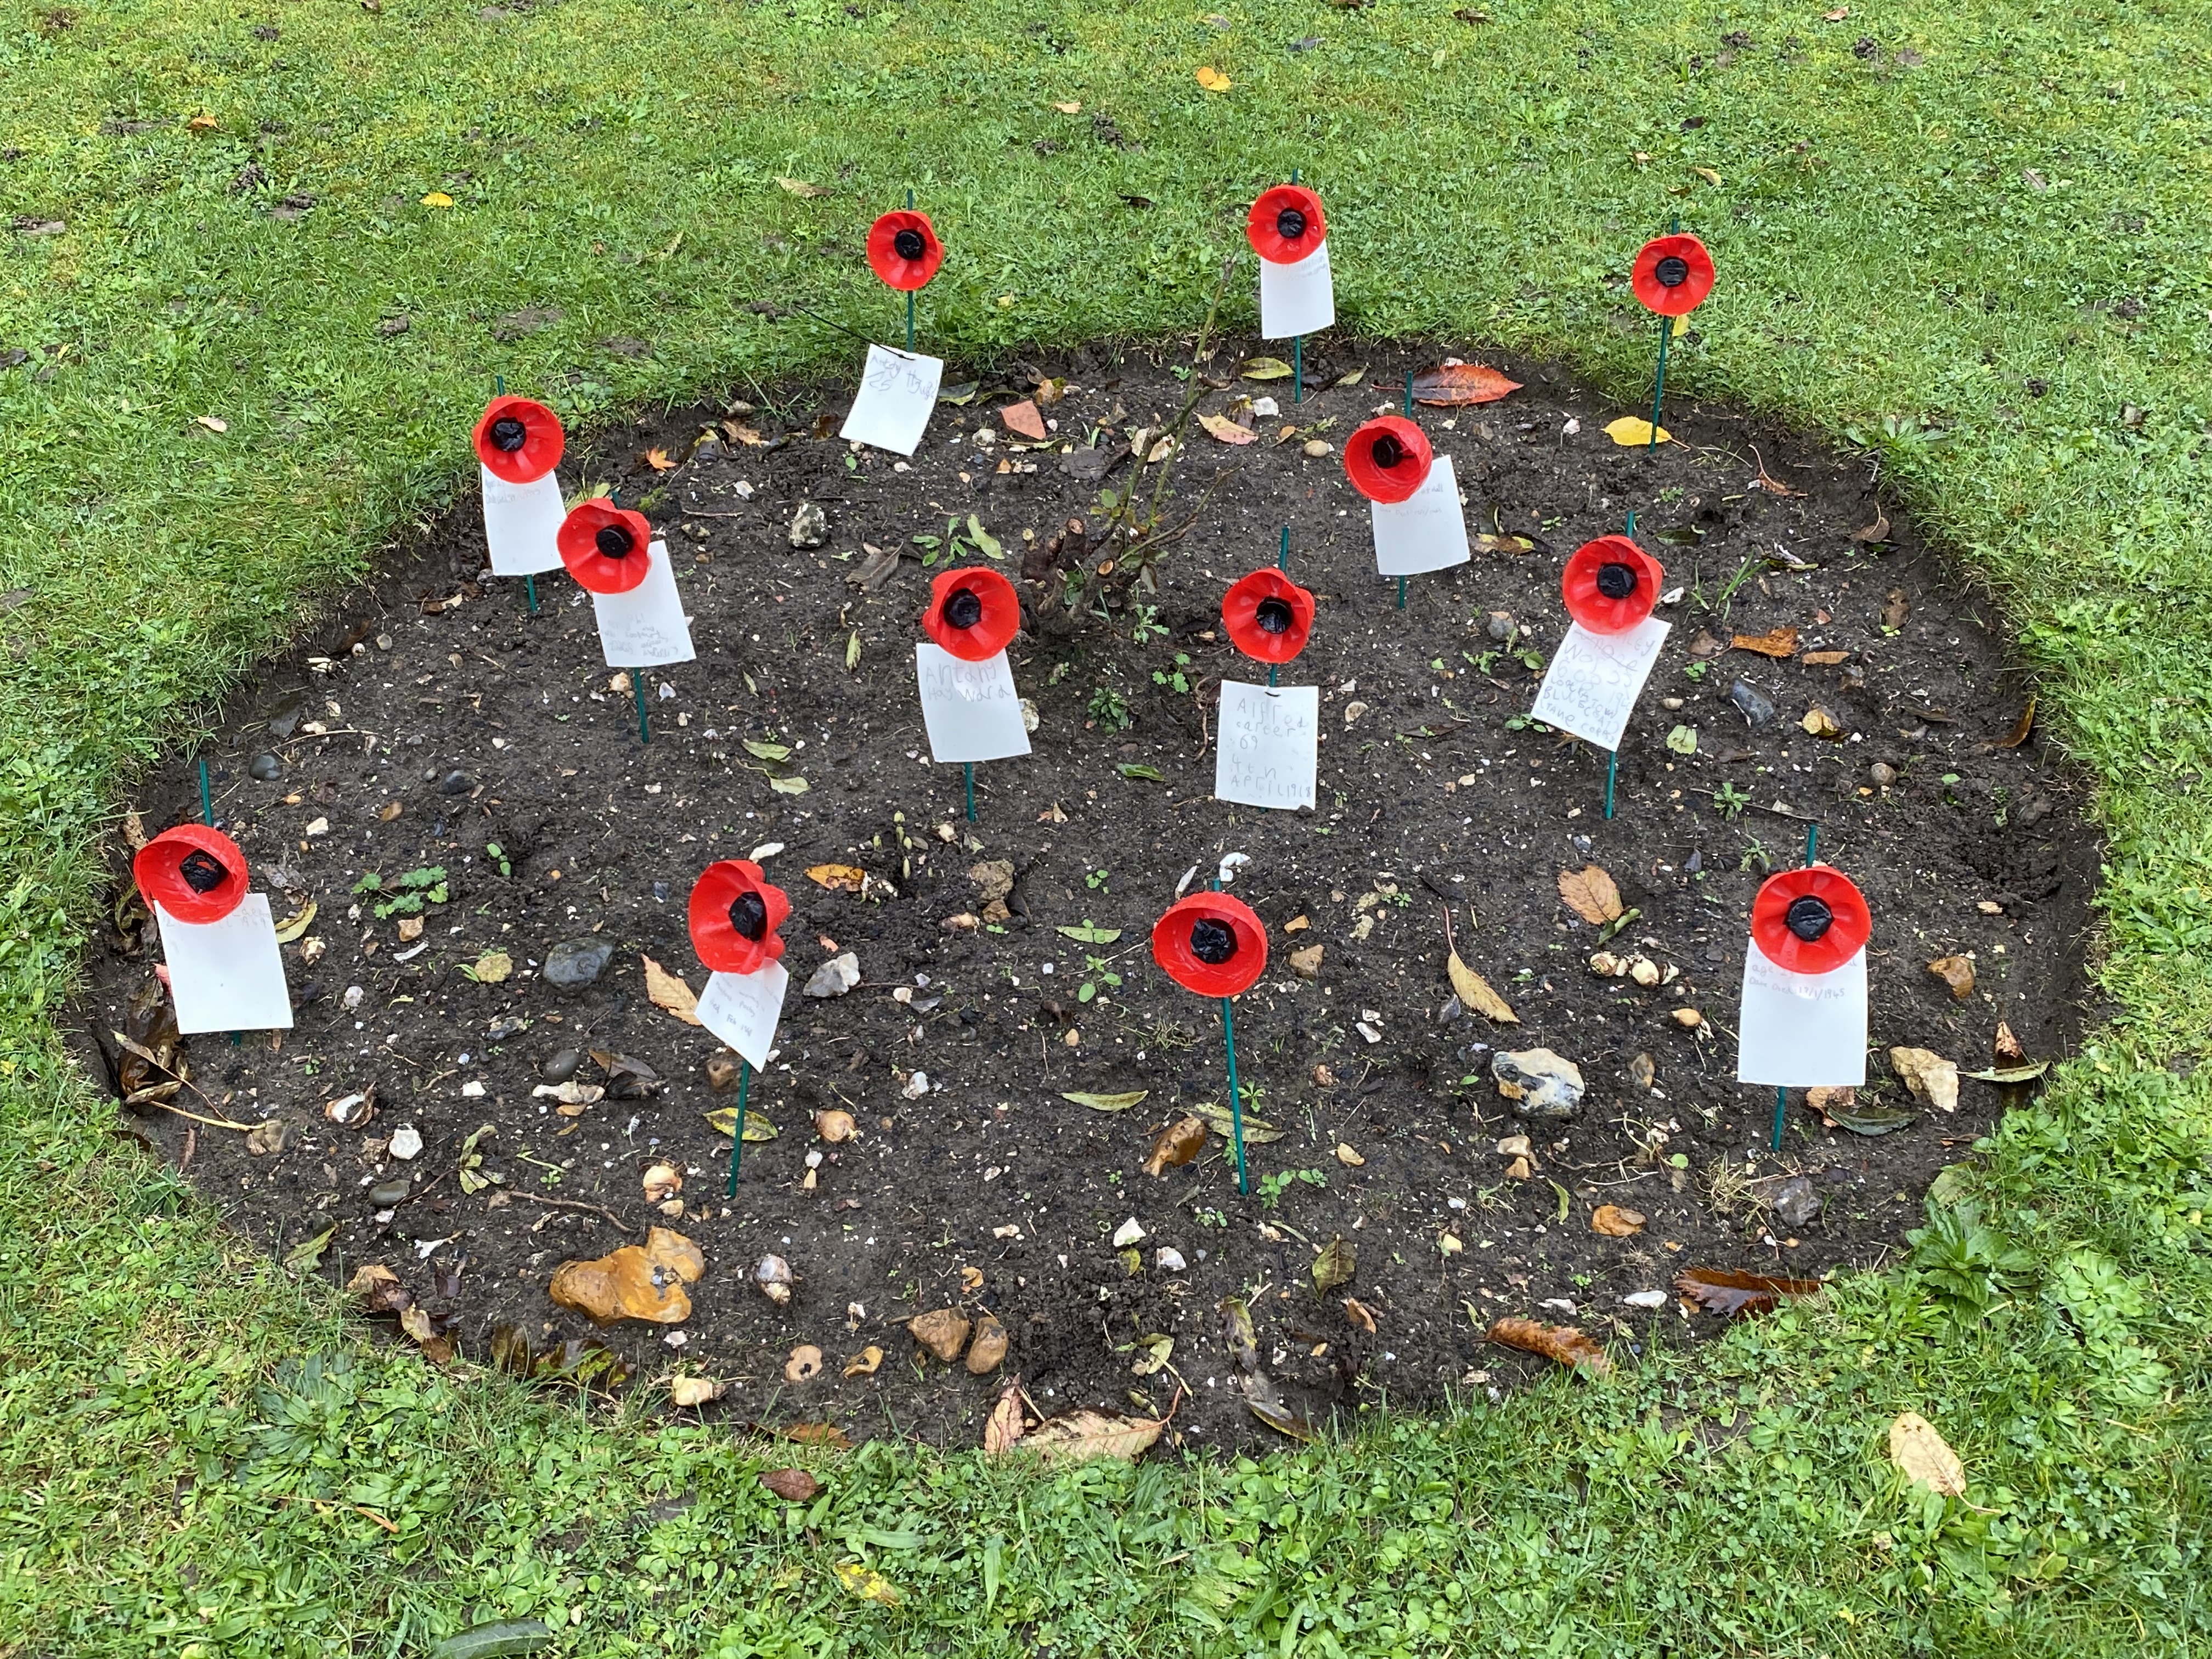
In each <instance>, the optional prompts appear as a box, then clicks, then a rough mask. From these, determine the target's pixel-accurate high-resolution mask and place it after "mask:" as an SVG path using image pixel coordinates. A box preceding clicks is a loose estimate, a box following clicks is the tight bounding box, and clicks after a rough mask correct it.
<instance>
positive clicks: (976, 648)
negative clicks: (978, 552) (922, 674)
mask: <svg viewBox="0 0 2212 1659" xmlns="http://www.w3.org/2000/svg"><path fill="white" fill-rule="evenodd" d="M1021 625H1022V602H1021V601H1020V600H1019V599H1017V598H1016V597H1015V596H1014V585H1013V584H1012V582H1010V581H1008V580H1006V578H1005V577H1004V576H1001V575H1000V574H999V573H998V572H997V571H995V570H994V569H992V568H990V567H989V566H988V565H981V564H971V565H963V566H960V567H958V568H954V569H951V570H940V571H939V572H938V573H937V579H936V580H934V581H933V582H931V583H930V585H929V609H928V610H927V611H923V612H922V613H921V626H922V629H923V631H925V632H926V633H927V634H928V635H929V637H930V638H931V639H933V640H934V641H937V643H938V644H939V646H940V647H943V648H944V649H945V650H946V651H949V652H951V653H952V654H953V655H954V656H956V657H957V658H959V659H961V660H962V661H963V662H988V661H989V660H990V659H992V658H994V657H995V656H997V655H998V654H999V653H1000V652H1001V651H1003V650H1005V649H1006V646H1007V643H1008V641H1011V640H1012V638H1013V637H1014V635H1015V634H1016V632H1018V630H1019V629H1020V628H1021Z"/></svg>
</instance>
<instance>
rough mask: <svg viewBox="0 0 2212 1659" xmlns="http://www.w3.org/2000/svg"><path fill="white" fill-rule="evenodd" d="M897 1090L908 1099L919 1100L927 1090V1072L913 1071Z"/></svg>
mask: <svg viewBox="0 0 2212 1659" xmlns="http://www.w3.org/2000/svg"><path fill="white" fill-rule="evenodd" d="M899 1092H900V1093H901V1094H902V1095H904V1096H905V1097H907V1098H908V1100H920V1099H921V1097H923V1096H924V1095H926V1094H927V1093H928V1092H929V1073H927V1072H916V1073H914V1074H913V1075H912V1076H911V1077H909V1078H908V1079H907V1080H906V1086H905V1087H903V1088H902V1089H901V1090H900V1091H899Z"/></svg>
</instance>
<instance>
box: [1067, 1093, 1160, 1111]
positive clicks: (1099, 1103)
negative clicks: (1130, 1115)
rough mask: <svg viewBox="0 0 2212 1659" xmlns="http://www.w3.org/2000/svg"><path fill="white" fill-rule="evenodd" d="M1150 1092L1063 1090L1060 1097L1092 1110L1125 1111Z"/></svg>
mask: <svg viewBox="0 0 2212 1659" xmlns="http://www.w3.org/2000/svg"><path fill="white" fill-rule="evenodd" d="M1150 1093H1152V1091H1151V1090H1149V1089H1133V1090H1131V1091H1129V1092H1128V1093H1127V1094H1119V1095H1094V1094H1086V1093H1084V1092H1082V1091H1075V1092H1073V1093H1067V1092H1063V1093H1062V1094H1061V1095H1060V1098H1061V1099H1062V1100H1066V1101H1072V1102H1073V1103H1074V1104H1076V1105H1078V1106H1088V1107H1089V1108H1090V1109H1091V1110H1092V1111H1094V1112H1126V1111H1127V1110H1128V1109H1129V1108H1131V1107H1132V1106H1134V1105H1135V1104H1137V1103H1138V1102H1139V1101H1141V1100H1142V1099H1144V1097H1146V1095H1148V1094H1150Z"/></svg>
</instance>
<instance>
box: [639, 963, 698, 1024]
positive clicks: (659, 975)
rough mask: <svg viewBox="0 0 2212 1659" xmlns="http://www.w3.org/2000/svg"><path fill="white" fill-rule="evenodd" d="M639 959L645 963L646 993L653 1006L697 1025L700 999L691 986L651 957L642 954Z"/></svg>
mask: <svg viewBox="0 0 2212 1659" xmlns="http://www.w3.org/2000/svg"><path fill="white" fill-rule="evenodd" d="M638 960H639V961H640V962H641V963H644V964H645V994H646V996H647V999H648V1000H650V1001H651V1002H652V1004H653V1006H654V1007H656V1008H659V1009H661V1010H662V1011H664V1012H667V1013H671V1014H673V1015H675V1016H676V1018H678V1019H680V1020H682V1021H683V1022H684V1024H686V1025H696V1024H698V1023H699V1015H698V1012H697V1011H698V1007H699V999H698V998H697V997H696V996H694V995H693V994H691V987H690V986H688V985H686V984H685V983H684V981H682V980H680V979H678V978H677V977H676V975H673V974H671V973H670V972H669V971H668V970H667V969H665V968H663V967H662V966H661V965H660V964H659V963H657V962H655V961H654V960H653V958H652V957H647V956H641V957H638Z"/></svg>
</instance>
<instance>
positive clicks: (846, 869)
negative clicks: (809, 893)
mask: <svg viewBox="0 0 2212 1659" xmlns="http://www.w3.org/2000/svg"><path fill="white" fill-rule="evenodd" d="M806 878H807V880H809V881H811V882H812V883H813V884H815V885H816V886H817V887H825V888H827V889H829V891H831V892H833V893H857V892H859V891H860V890H861V888H863V887H865V886H866V884H867V880H868V872H866V871H865V870H863V869H861V868H860V866H858V865H854V864H817V865H816V866H813V867H812V868H811V869H810V870H809V871H807V872H806Z"/></svg>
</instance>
